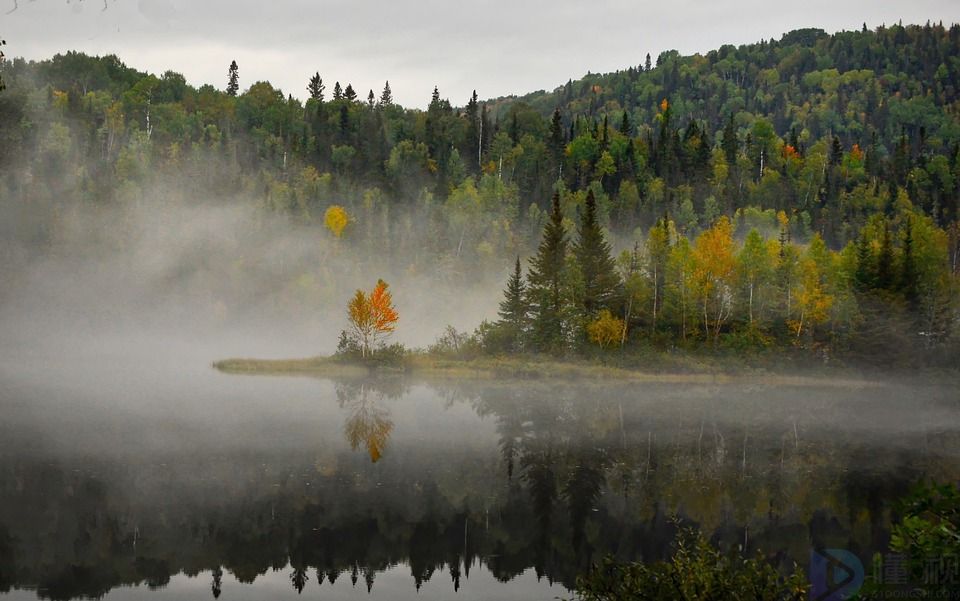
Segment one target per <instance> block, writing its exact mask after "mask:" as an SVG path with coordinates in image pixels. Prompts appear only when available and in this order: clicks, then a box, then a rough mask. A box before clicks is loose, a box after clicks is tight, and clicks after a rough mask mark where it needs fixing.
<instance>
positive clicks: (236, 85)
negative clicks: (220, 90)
mask: <svg viewBox="0 0 960 601" xmlns="http://www.w3.org/2000/svg"><path fill="white" fill-rule="evenodd" d="M239 91H240V68H239V67H237V61H231V63H230V69H229V72H228V78H227V96H236V95H237V92H239Z"/></svg>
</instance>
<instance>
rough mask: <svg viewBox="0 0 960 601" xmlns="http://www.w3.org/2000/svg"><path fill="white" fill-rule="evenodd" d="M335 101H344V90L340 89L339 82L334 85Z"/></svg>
mask: <svg viewBox="0 0 960 601" xmlns="http://www.w3.org/2000/svg"><path fill="white" fill-rule="evenodd" d="M333 99H334V100H343V88H341V87H340V82H339V81H338V82H336V83H334V84H333Z"/></svg>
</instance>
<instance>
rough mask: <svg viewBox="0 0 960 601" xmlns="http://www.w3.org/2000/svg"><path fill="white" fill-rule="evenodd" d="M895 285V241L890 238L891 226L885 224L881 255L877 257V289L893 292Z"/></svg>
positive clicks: (881, 241) (881, 240)
mask: <svg viewBox="0 0 960 601" xmlns="http://www.w3.org/2000/svg"><path fill="white" fill-rule="evenodd" d="M895 283H896V282H895V281H894V273H893V240H892V239H891V236H890V225H889V224H887V223H886V222H884V224H883V237H882V238H881V239H880V253H879V254H878V255H877V288H880V289H882V290H892V289H893V287H894V284H895Z"/></svg>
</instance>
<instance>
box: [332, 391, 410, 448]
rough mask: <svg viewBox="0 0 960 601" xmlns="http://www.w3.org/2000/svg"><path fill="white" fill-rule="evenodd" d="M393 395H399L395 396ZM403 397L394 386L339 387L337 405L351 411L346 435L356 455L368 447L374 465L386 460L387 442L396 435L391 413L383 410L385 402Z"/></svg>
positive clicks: (345, 428) (344, 426) (348, 414)
mask: <svg viewBox="0 0 960 601" xmlns="http://www.w3.org/2000/svg"><path fill="white" fill-rule="evenodd" d="M391 392H393V393H395V394H391ZM400 393H402V388H400V390H399V391H396V390H394V387H392V386H384V385H383V383H382V382H381V383H380V385H379V386H378V385H377V382H359V383H356V382H340V383H338V384H337V403H339V405H340V407H341V408H344V409H346V410H347V419H346V421H345V422H344V425H343V433H344V435H345V436H346V437H347V442H349V443H350V448H352V449H353V450H354V451H356V450H357V449H358V448H360V446H361V445H363V446H364V447H366V449H367V453H368V454H369V455H370V461H371V463H376V462H377V461H379V460H380V458H381V457H383V452H384V450H385V449H386V446H387V440H388V439H389V438H390V433H391V432H392V431H393V421H391V420H390V411H389V410H387V408H386V407H384V406H383V404H382V401H383V400H384V398H387V397H391V396H392V397H393V398H396V397H397V396H399V394H400Z"/></svg>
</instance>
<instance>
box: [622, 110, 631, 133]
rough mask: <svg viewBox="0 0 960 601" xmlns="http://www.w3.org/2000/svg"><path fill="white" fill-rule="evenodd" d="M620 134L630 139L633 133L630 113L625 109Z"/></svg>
mask: <svg viewBox="0 0 960 601" xmlns="http://www.w3.org/2000/svg"><path fill="white" fill-rule="evenodd" d="M620 133H621V134H623V135H624V136H626V137H628V138H629V137H630V136H631V135H632V133H633V126H632V125H631V124H630V113H628V112H627V109H623V117H621V118H620Z"/></svg>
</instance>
